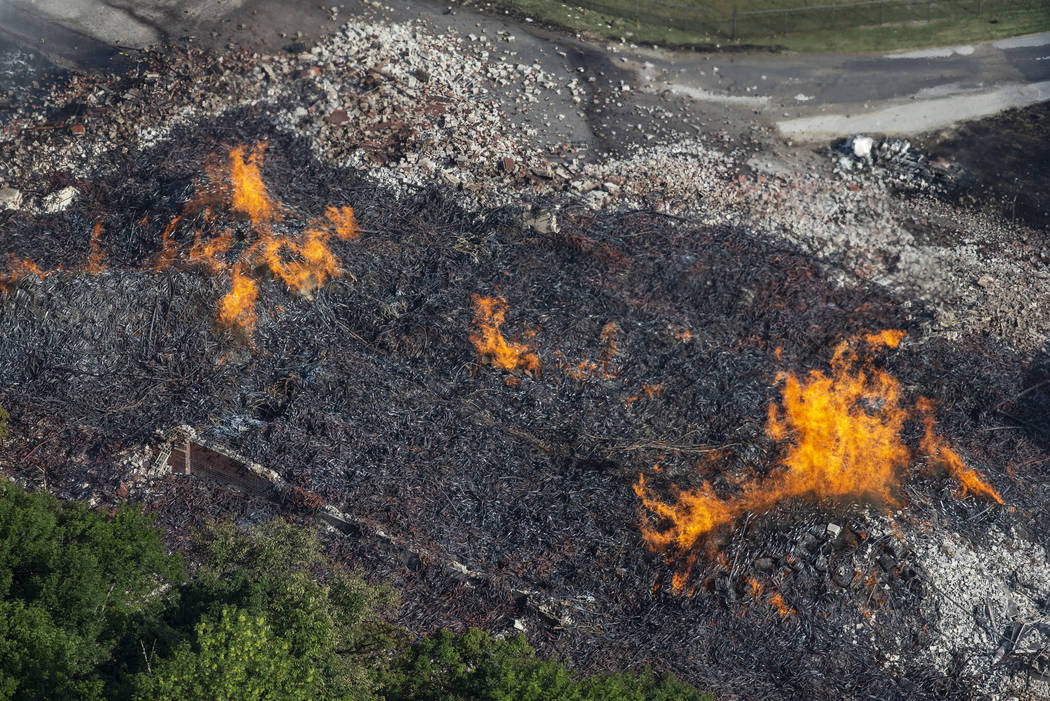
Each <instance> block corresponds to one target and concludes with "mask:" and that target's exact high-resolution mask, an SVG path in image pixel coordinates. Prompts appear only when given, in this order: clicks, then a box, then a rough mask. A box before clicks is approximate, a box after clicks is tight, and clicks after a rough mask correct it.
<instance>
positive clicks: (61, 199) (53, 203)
mask: <svg viewBox="0 0 1050 701" xmlns="http://www.w3.org/2000/svg"><path fill="white" fill-rule="evenodd" d="M77 194H78V193H77V189H76V188H75V187H73V186H72V185H70V186H68V187H64V188H62V189H61V190H58V191H57V192H52V193H51V194H50V195H48V196H47V197H45V198H44V202H43V207H42V208H43V210H44V212H46V213H47V214H56V213H58V212H62V211H65V210H67V209H69V206H70V205H71V204H73V202H75V201H76V199H77Z"/></svg>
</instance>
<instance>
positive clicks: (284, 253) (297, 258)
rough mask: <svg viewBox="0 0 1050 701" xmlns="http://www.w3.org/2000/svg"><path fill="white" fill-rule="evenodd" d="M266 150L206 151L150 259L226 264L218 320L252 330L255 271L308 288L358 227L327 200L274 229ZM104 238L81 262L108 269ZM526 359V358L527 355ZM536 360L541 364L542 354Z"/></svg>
mask: <svg viewBox="0 0 1050 701" xmlns="http://www.w3.org/2000/svg"><path fill="white" fill-rule="evenodd" d="M265 151H266V143H265V142H259V143H257V144H255V145H254V146H253V147H252V148H251V149H250V150H249V149H247V148H246V147H245V146H236V147H234V148H233V149H231V151H230V153H229V156H228V158H227V159H226V165H225V167H223V165H222V162H221V161H220V159H217V158H211V157H209V159H208V160H207V162H206V163H205V166H204V174H203V177H202V178H201V180H200V181H199V182H198V183H197V185H196V193H195V194H194V196H193V198H192V199H191V200H189V201H188V202H186V203H185V205H184V206H183V209H182V212H181V213H180V214H179V215H178V216H176V217H175V218H173V219H172V220H171V221H170V222H168V224H167V226H165V228H164V230H163V231H162V232H161V236H160V250H159V251H158V252H157V253H156V255H155V257H154V260H153V264H152V268H153V269H154V270H157V271H162V270H167V269H168V268H171V267H172V266H175V265H179V264H191V265H203V266H205V267H206V268H207V269H208V270H209V271H210V272H212V273H216V274H218V273H224V272H226V271H229V272H230V275H231V281H232V287H231V290H230V292H229V293H228V294H227V295H226V296H225V297H223V298H222V300H220V302H219V305H218V307H219V308H218V320H219V322H220V323H221V324H222V325H224V326H228V327H240V328H242V329H244V330H246V331H249V332H250V331H251V330H252V329H253V328H254V325H255V322H256V320H257V318H258V317H257V314H256V312H255V303H256V302H257V301H258V297H259V286H258V281H257V279H254V278H253V277H250V273H252V272H253V271H256V270H259V269H262V268H266V269H269V271H270V273H271V274H272V275H273V277H274V278H275V279H278V280H280V281H282V282H283V283H284V284H285V285H286V286H287V287H288V289H290V290H292V291H294V292H297V293H300V294H303V295H311V294H313V293H314V292H315V291H316V290H317V289H318V288H319V287H321V285H323V284H324V283H325V282H326V281H327V280H329V279H331V278H334V277H338V276H339V275H340V260H339V259H338V258H337V257H336V256H335V254H334V253H333V252H332V250H331V248H330V247H329V246H330V244H331V242H332V239H333V237H334V238H337V239H339V240H340V241H352V240H354V239H357V238H358V237H360V235H361V230H360V229H359V228H358V224H357V219H356V218H355V216H354V210H353V209H352V208H350V207H348V206H342V207H333V206H329V207H327V208H326V209H325V214H324V216H323V217H319V218H318V219H315V220H314V221H311V222H310V223H309V224H307V225H306V227H304V229H303V230H302V231H289V230H288V228H287V224H283V225H282V227H281V228H282V229H284V230H283V231H281V232H277V231H275V228H277V227H275V224H277V223H278V222H281V221H282V220H283V219H284V210H283V208H282V206H281V204H280V202H278V201H277V200H275V199H273V198H272V197H271V196H270V194H269V192H268V191H267V189H266V184H265V183H264V182H263V179H262V166H263V154H264V153H265ZM222 211H231V212H234V213H237V214H241V215H244V216H245V217H247V218H248V220H249V221H250V223H251V226H250V231H249V232H248V233H247V235H244V232H238V233H237V234H236V235H235V233H234V232H233V231H231V230H229V229H223V230H222V231H219V232H218V233H216V231H215V227H214V223H215V220H216V218H217V216H218V215H217V212H222ZM190 221H193V222H196V224H195V226H196V229H195V231H194V234H193V243H192V244H189V245H186V244H184V243H181V242H180V239H182V238H184V236H183V235H180V226H184V225H185V224H186V223H188V222H190ZM147 223H148V219H147V218H145V217H144V218H143V219H142V220H141V221H139V225H140V226H145V225H146V224H147ZM101 239H102V222H101V221H99V222H97V223H96V224H95V226H94V229H93V230H92V232H91V244H90V245H91V248H90V252H89V254H88V257H87V260H86V261H85V262H84V264H83V265H82V267H81V270H83V271H84V272H88V273H92V274H94V273H98V272H101V271H102V270H104V269H105V254H104V252H103V249H102V245H101V244H102V240H101ZM5 267H6V269H5V270H4V271H3V273H2V274H0V284H7V283H11V282H15V281H17V280H19V279H20V278H22V277H25V276H26V275H28V274H35V275H44V274H45V272H50V271H41V270H40V268H39V267H38V266H37V265H36V263H34V262H33V261H31V260H21V259H17V258H15V257H13V256H8V261H7V265H6V266H5ZM531 357H532V358H533V359H535V356H531ZM525 360H526V365H528V358H526V359H525ZM535 367H536V368H538V367H539V361H536V362H535Z"/></svg>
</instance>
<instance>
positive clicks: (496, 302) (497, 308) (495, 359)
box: [470, 294, 540, 372]
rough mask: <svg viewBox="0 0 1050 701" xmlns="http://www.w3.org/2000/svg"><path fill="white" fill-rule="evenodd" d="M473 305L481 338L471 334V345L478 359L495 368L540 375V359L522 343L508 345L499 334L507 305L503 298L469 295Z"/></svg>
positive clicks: (475, 321)
mask: <svg viewBox="0 0 1050 701" xmlns="http://www.w3.org/2000/svg"><path fill="white" fill-rule="evenodd" d="M471 299H472V300H473V301H474V323H475V324H476V325H477V327H478V331H480V334H471V336H470V341H471V343H473V344H474V347H475V348H476V349H477V351H478V355H480V356H481V357H482V358H487V359H488V360H489V361H491V362H492V364H493V365H495V366H496V367H498V368H502V369H504V370H516V369H518V368H521V369H522V370H525V371H527V372H539V369H540V359H539V358H538V357H537V356H536V354H535V353H533V352H531V351H530V350H529V348H528V346H526V345H525V344H523V343H513V342H508V341H507V340H506V339H505V338H503V334H502V333H500V330H499V329H500V326H502V325H503V322H504V320H505V317H506V314H507V302H506V300H504V299H503V298H494V297H482V296H481V295H477V294H475V295H471Z"/></svg>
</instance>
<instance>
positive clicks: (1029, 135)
mask: <svg viewBox="0 0 1050 701" xmlns="http://www.w3.org/2000/svg"><path fill="white" fill-rule="evenodd" d="M1048 135H1050V103H1042V104H1038V105H1033V106H1031V107H1022V108H1017V109H1012V110H1007V111H1006V112H1003V113H1001V114H998V115H996V116H994V117H988V118H986V119H981V120H978V121H973V122H966V123H963V124H961V125H959V126H957V127H955V128H952V129H949V130H945V131H942V132H939V133H936V134H933V135H931V136H930V137H929V139H928V140H924V143H923V145H924V147H925V148H926V150H927V151H929V153H930V155H931V156H932V157H935V158H942V159H945V160H950V161H953V162H956V163H958V164H959V165H961V166H962V167H963V168H964V169H965V170H966V172H967V173H968V174H969V176H970V181H969V185H970V187H969V188H968V189H969V190H970V191H969V192H968V193H967V194H968V195H969V196H970V197H972V198H973V199H974V200H993V201H995V202H996V203H997V204H998V207H999V210H1000V212H1001V213H1002V214H1001V216H1003V217H1004V218H1007V219H1017V220H1021V221H1025V222H1028V223H1029V224H1031V225H1032V226H1034V227H1037V228H1040V229H1043V230H1050V139H1048V138H1047V136H1048Z"/></svg>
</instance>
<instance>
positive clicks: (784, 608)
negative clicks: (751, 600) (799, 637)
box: [769, 591, 795, 621]
mask: <svg viewBox="0 0 1050 701" xmlns="http://www.w3.org/2000/svg"><path fill="white" fill-rule="evenodd" d="M769 603H770V604H772V606H773V608H775V609H776V610H777V613H778V614H779V615H780V620H782V621H786V620H787V619H788V618H790V617H791V616H794V615H795V609H793V608H791V607H790V606H788V605H787V604H785V603H784V597H782V596H781V595H780V592H778V591H775V592H773V593H772V594H771V595H770V597H769Z"/></svg>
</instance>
